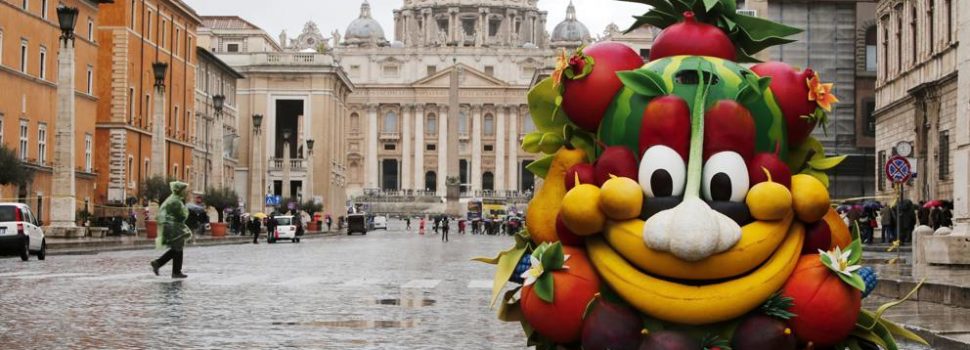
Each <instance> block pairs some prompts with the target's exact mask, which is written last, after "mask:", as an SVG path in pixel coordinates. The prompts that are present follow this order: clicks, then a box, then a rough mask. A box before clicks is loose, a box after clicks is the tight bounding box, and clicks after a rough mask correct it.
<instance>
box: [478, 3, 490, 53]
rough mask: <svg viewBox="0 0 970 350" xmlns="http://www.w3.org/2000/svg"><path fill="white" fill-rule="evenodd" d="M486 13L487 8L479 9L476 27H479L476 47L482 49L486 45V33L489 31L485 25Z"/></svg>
mask: <svg viewBox="0 0 970 350" xmlns="http://www.w3.org/2000/svg"><path fill="white" fill-rule="evenodd" d="M486 11H487V10H486V9H485V8H480V9H478V23H477V24H478V25H476V27H478V33H475V34H476V35H475V46H476V47H481V46H482V45H484V44H485V32H486V30H487V29H488V28H487V26H486V23H485V13H486Z"/></svg>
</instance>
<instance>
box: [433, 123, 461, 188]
mask: <svg viewBox="0 0 970 350" xmlns="http://www.w3.org/2000/svg"><path fill="white" fill-rule="evenodd" d="M456 113H457V112H456ZM450 146H451V145H449V144H448V107H444V106H442V107H441V109H440V110H439V111H438V188H437V189H436V191H437V192H438V196H439V197H444V196H445V195H446V194H447V193H448V189H447V187H446V186H445V183H446V181H447V180H448V152H449V147H450ZM454 146H455V147H458V145H454ZM456 162H457V161H456Z"/></svg>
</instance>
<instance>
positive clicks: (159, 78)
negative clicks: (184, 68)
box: [152, 62, 168, 88]
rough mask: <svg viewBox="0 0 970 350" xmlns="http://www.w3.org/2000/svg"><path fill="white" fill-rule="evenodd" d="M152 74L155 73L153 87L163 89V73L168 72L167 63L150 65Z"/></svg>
mask: <svg viewBox="0 0 970 350" xmlns="http://www.w3.org/2000/svg"><path fill="white" fill-rule="evenodd" d="M152 72H154V73H155V86H157V87H162V88H164V87H165V73H167V72H168V63H165V62H155V63H152Z"/></svg>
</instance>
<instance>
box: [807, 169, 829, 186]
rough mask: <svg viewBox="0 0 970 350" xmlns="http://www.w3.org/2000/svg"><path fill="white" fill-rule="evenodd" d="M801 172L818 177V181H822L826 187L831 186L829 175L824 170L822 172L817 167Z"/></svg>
mask: <svg viewBox="0 0 970 350" xmlns="http://www.w3.org/2000/svg"><path fill="white" fill-rule="evenodd" d="M801 174H805V175H810V176H812V177H814V178H816V179H818V181H821V182H822V184H823V185H825V187H826V188H828V187H829V176H828V174H826V173H824V172H821V171H818V170H815V169H805V170H802V172H801Z"/></svg>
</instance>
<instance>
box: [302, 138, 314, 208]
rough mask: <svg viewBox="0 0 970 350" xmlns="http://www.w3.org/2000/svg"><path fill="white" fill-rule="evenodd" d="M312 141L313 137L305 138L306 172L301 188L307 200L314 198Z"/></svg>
mask: <svg viewBox="0 0 970 350" xmlns="http://www.w3.org/2000/svg"><path fill="white" fill-rule="evenodd" d="M314 142H315V141H313V139H307V140H306V154H307V160H306V162H307V173H306V174H307V175H306V183H305V184H303V189H304V190H303V191H304V192H306V195H304V196H303V197H304V198H309V200H311V201H312V200H314V199H313V143H314ZM305 200H306V199H305ZM311 214H312V213H311Z"/></svg>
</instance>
